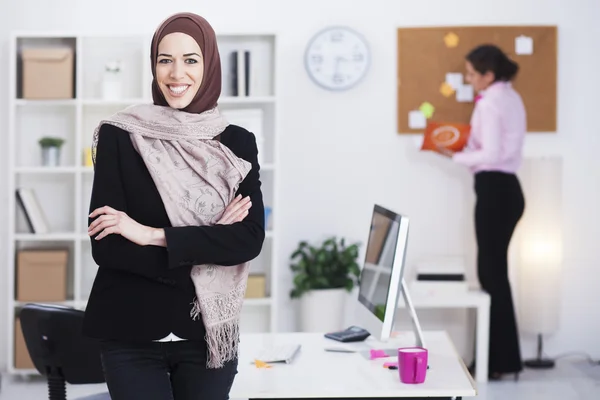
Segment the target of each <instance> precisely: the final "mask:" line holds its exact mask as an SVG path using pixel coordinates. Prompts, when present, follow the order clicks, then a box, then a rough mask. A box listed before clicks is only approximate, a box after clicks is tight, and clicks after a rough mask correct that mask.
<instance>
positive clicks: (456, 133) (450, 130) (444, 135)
mask: <svg viewBox="0 0 600 400" xmlns="http://www.w3.org/2000/svg"><path fill="white" fill-rule="evenodd" d="M470 134H471V125H469V124H462V123H454V122H429V123H427V127H426V128H425V132H424V133H423V136H424V137H423V145H422V146H421V150H432V151H439V148H440V147H442V148H445V149H448V150H452V151H454V152H457V151H461V150H462V149H463V148H464V147H465V146H466V145H467V141H468V140H469V135H470Z"/></svg>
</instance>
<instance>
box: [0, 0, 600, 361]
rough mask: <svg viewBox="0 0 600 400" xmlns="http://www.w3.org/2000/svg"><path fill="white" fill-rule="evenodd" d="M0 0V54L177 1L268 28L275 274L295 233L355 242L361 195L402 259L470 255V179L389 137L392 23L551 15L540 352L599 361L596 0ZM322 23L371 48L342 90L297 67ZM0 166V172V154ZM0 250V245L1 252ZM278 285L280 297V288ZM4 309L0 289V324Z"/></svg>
mask: <svg viewBox="0 0 600 400" xmlns="http://www.w3.org/2000/svg"><path fill="white" fill-rule="evenodd" d="M2 3H3V7H2V13H1V14H2V15H1V16H0V18H4V19H5V20H4V21H2V20H0V49H1V51H2V53H1V55H2V57H1V59H2V60H5V61H6V60H7V59H8V55H7V40H8V33H9V32H10V31H11V30H13V29H18V30H38V29H39V30H45V29H56V30H75V29H82V30H84V29H85V30H89V31H106V32H108V31H121V32H139V31H142V32H148V33H150V32H152V30H153V29H154V28H155V26H156V24H157V23H159V21H160V20H161V19H162V18H164V17H165V16H166V15H168V14H169V13H171V12H175V11H180V10H190V11H194V12H197V13H200V14H202V15H204V16H206V17H207V18H208V20H209V21H210V22H211V23H212V24H213V25H214V27H215V28H216V30H217V31H253V30H259V31H265V30H266V31H276V32H279V34H280V36H279V40H280V45H281V46H280V53H279V54H278V62H279V84H280V85H279V96H280V100H281V102H280V104H281V106H280V130H279V138H280V141H279V148H280V165H281V170H280V171H279V173H280V180H279V184H280V187H281V192H280V193H281V195H280V199H279V200H280V202H279V207H278V210H276V213H277V221H278V223H279V224H280V225H279V226H280V227H283V228H280V229H285V237H284V238H283V240H282V241H281V242H280V257H279V261H280V263H281V268H282V269H283V270H285V272H284V273H283V274H282V278H283V279H284V281H285V282H287V281H289V280H288V279H287V278H288V277H289V273H288V272H287V264H286V261H287V257H288V255H289V254H290V252H291V251H292V249H293V248H294V247H295V245H296V243H297V242H298V241H299V240H301V239H310V240H316V239H320V238H321V237H322V236H323V235H329V234H338V235H344V236H346V237H347V238H349V239H350V240H361V241H364V240H365V239H366V233H367V232H366V229H365V227H366V226H368V225H367V224H368V222H369V218H370V209H371V207H372V204H373V202H381V203H383V204H385V205H387V206H389V207H391V208H393V209H396V210H398V211H400V212H403V213H407V214H409V215H410V216H411V218H412V229H411V238H410V249H409V256H408V262H409V263H411V264H412V263H414V261H415V260H417V259H418V258H420V257H423V256H427V255H435V254H441V255H446V254H458V255H465V256H468V257H469V258H470V259H471V260H472V256H473V253H474V250H475V249H474V246H473V237H472V235H473V233H472V229H471V224H472V222H471V215H472V200H473V195H472V193H471V180H470V176H469V175H468V174H467V173H466V172H465V171H464V170H462V169H461V168H458V167H456V166H454V165H451V164H450V163H448V162H445V161H444V160H440V159H437V158H434V157H429V156H424V155H421V154H418V153H417V152H416V151H415V148H414V145H413V142H412V138H410V137H407V136H404V137H403V136H398V135H397V134H396V133H395V121H396V114H395V109H396V97H395V96H396V92H395V89H396V80H395V77H396V36H395V33H396V28H397V27H400V26H418V25H480V24H511V25H512V24H556V25H558V27H559V61H558V70H559V82H558V97H559V104H558V109H559V115H558V127H559V132H558V133H557V134H535V135H533V134H532V135H530V136H529V137H528V139H527V144H526V152H527V154H529V155H533V154H548V153H558V154H562V155H563V156H564V160H565V162H564V165H565V192H564V206H565V217H566V221H567V225H566V227H565V240H566V242H565V270H566V271H567V273H566V276H565V281H564V286H563V300H562V312H563V319H562V326H561V329H560V331H559V332H558V333H557V334H556V335H554V336H553V337H551V338H550V339H549V340H548V341H547V348H546V350H547V352H548V353H550V354H555V353H557V352H563V351H568V350H580V351H588V352H590V353H591V354H593V355H594V356H595V357H600V346H598V344H597V343H598V342H597V337H598V336H599V335H600V320H599V319H598V318H595V315H597V312H594V311H596V310H597V309H598V308H599V307H600V297H599V296H598V295H597V285H598V282H599V281H600V270H599V268H598V266H599V264H600V255H599V254H598V252H597V251H596V247H597V245H596V240H595V239H597V238H598V237H600V228H599V224H598V223H597V221H598V216H599V215H598V212H597V208H596V206H597V204H599V203H600V188H598V187H592V183H594V182H598V181H599V179H598V178H600V161H599V160H598V159H596V160H594V157H596V156H597V152H598V149H599V148H600V147H599V144H600V135H599V132H598V128H597V124H596V123H595V122H596V118H597V110H598V109H599V108H600V102H599V101H598V97H597V95H598V90H599V89H600V77H599V75H598V70H597V66H598V65H600V29H599V28H598V27H597V24H596V21H595V20H594V19H593V16H596V17H597V16H598V15H600V4H599V2H598V1H597V0H572V1H568V2H567V1H564V0H504V1H501V2H500V1H496V2H495V1H492V0H462V1H453V2H449V1H444V0H429V1H412V2H410V1H392V0H388V1H383V0H370V1H368V2H366V1H365V2H356V3H355V5H350V3H349V2H348V1H342V0H318V1H315V0H305V1H302V2H294V3H292V2H287V1H278V0H262V1H260V0H254V1H251V0H244V1H242V0H237V1H234V0H229V1H225V0H222V1H218V2H217V1H211V2H208V1H199V0H194V1H191V0H189V1H184V0H171V1H168V2H160V3H158V2H157V3H156V4H160V6H156V5H149V4H150V2H148V1H142V0H118V1H115V0H105V1H104V2H103V5H100V2H84V1H80V0H54V1H52V2H47V1H41V0H40V1H34V0H21V1H19V2H12V1H9V0H2ZM284 4H285V5H286V7H287V8H285V9H284V8H283V5H284ZM329 24H346V25H350V26H352V27H354V28H356V29H357V30H359V31H360V32H362V33H363V34H364V35H365V36H366V38H367V39H368V41H369V42H370V45H371V49H372V53H373V63H372V67H371V70H370V72H369V75H368V77H367V78H366V80H365V81H364V82H363V83H362V84H361V85H360V86H358V87H357V88H355V89H354V90H351V91H349V92H346V93H328V92H326V91H323V90H321V89H319V88H317V87H316V86H315V85H313V84H312V83H311V82H310V81H309V79H308V77H307V75H306V73H305V71H304V68H303V62H302V56H303V51H304V49H305V46H306V44H307V42H308V40H309V39H310V37H311V35H312V34H314V33H315V32H316V31H317V30H319V29H321V28H323V27H324V26H326V25H329ZM5 61H3V62H2V63H0V76H7V65H6V62H5ZM6 87H7V85H6V81H5V80H3V79H0V92H1V93H2V96H1V97H0V121H2V122H1V123H0V132H4V131H5V129H6V123H5V122H4V121H6V104H7V96H6V95H5V94H6ZM317 102H319V105H318V106H317ZM0 134H1V133H0ZM2 151H3V152H4V153H1V156H2V160H5V156H6V154H5V150H4V148H2ZM596 158H597V157H596ZM0 168H1V171H2V174H1V176H2V179H4V178H5V175H6V165H5V162H2V164H1V167H0ZM0 193H1V195H2V201H3V202H5V201H6V197H7V196H8V195H9V194H8V193H6V190H5V189H4V190H2V192H0ZM0 209H2V210H4V209H5V207H0ZM4 218H5V216H4V215H2V220H4ZM5 235H6V224H0V239H1V238H3V237H5ZM0 243H2V240H0ZM0 249H1V250H3V249H4V247H0ZM5 259H6V258H5V256H4V255H2V257H1V258H0V260H5ZM5 275H6V273H5V269H0V283H1V286H0V290H4V288H5V285H6V282H5V281H6V276H5ZM471 276H472V277H473V275H471ZM282 290H283V291H284V293H283V296H284V298H286V299H287V297H286V294H287V290H288V287H286V286H285V285H284V287H283V288H282ZM289 306H290V303H286V304H285V305H283V306H282V307H281V308H280V310H281V318H280V319H281V325H280V328H281V329H283V330H288V329H293V327H294V320H293V317H292V313H291V312H288V311H287V310H286V309H287V308H288V307H289ZM5 308H6V307H5V303H4V297H2V296H0V320H2V319H1V318H3V316H4V317H5V313H6V310H5ZM450 324H452V321H450ZM1 325H2V324H0V326H1ZM459 328H460V327H459ZM452 329H454V330H456V329H457V327H456V326H455V325H454V326H452ZM459 332H462V334H463V335H465V334H466V331H464V330H459ZM5 334H6V333H5V332H4V331H0V368H2V367H3V366H4V365H5V364H6V357H5V348H4V344H5V339H4V337H3V336H4V335H5ZM531 345H532V342H531V338H530V337H528V336H524V347H525V348H524V352H525V355H527V356H531V355H532V354H533V347H532V346H531Z"/></svg>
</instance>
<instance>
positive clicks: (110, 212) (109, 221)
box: [88, 206, 153, 246]
mask: <svg viewBox="0 0 600 400" xmlns="http://www.w3.org/2000/svg"><path fill="white" fill-rule="evenodd" d="M89 216H90V217H91V218H95V217H98V218H96V219H95V220H94V221H92V223H91V224H90V226H89V228H88V235H90V236H94V235H95V234H97V233H98V232H100V234H99V235H98V236H97V237H96V240H100V239H102V238H105V237H106V236H108V235H110V234H119V235H121V236H123V237H124V238H126V239H128V240H130V241H132V242H133V243H136V244H139V245H141V246H145V245H147V244H148V243H149V241H150V237H151V235H152V230H153V228H151V227H149V226H146V225H142V224H140V223H139V222H137V221H134V220H133V219H132V218H130V217H129V216H128V215H127V214H126V213H124V212H123V211H118V210H115V209H114V208H112V207H109V206H104V207H100V208H97V209H95V210H94V211H92V213H91V214H90V215H89Z"/></svg>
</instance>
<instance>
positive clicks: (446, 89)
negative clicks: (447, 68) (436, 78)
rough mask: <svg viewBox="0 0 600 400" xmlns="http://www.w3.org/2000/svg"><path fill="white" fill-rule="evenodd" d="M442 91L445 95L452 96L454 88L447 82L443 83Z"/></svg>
mask: <svg viewBox="0 0 600 400" xmlns="http://www.w3.org/2000/svg"><path fill="white" fill-rule="evenodd" d="M440 93H441V94H442V95H444V96H445V97H450V96H452V95H453V94H454V88H453V87H452V86H451V85H449V84H448V83H447V82H444V83H442V85H441V86H440Z"/></svg>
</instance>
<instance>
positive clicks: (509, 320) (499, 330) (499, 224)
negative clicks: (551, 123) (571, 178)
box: [444, 45, 527, 379]
mask: <svg viewBox="0 0 600 400" xmlns="http://www.w3.org/2000/svg"><path fill="white" fill-rule="evenodd" d="M466 60H467V61H466V70H467V73H466V80H467V81H468V82H469V83H470V84H471V85H473V88H474V89H475V90H476V91H477V92H479V96H478V100H477V102H476V104H475V109H474V110H473V115H472V117H471V136H470V138H469V141H468V143H467V146H466V147H465V149H464V150H463V151H461V152H458V153H454V154H452V153H449V152H447V151H446V152H444V154H445V155H447V156H449V157H451V158H452V160H453V161H455V162H457V163H459V164H462V165H464V166H465V167H467V168H469V170H470V171H472V172H473V174H474V178H475V194H476V197H477V201H476V205H475V232H476V236H477V247H478V254H477V273H478V277H479V282H480V284H481V286H482V288H483V289H484V290H485V291H486V292H488V293H489V295H490V297H491V310H490V353H489V371H490V376H489V378H490V379H499V378H501V377H502V375H503V374H507V373H514V374H515V379H518V374H519V372H520V371H521V370H522V362H521V350H520V345H519V336H518V330H517V323H516V317H515V310H514V306H513V300H512V293H511V288H510V283H509V280H508V261H507V258H508V256H507V253H508V247H509V243H510V240H511V237H512V235H513V231H514V229H515V226H516V225H517V223H518V222H519V220H520V219H521V216H522V214H523V211H524V208H525V200H524V197H523V192H522V191H521V185H520V183H519V180H518V178H517V176H516V174H515V173H516V171H517V169H518V168H519V166H520V165H521V158H522V148H523V139H524V136H525V132H526V130H527V127H526V125H527V124H526V113H525V107H524V105H523V101H522V100H521V96H519V94H518V93H517V92H516V91H515V90H514V88H513V87H512V85H511V83H510V82H511V80H512V79H513V78H514V77H515V75H516V74H517V71H518V69H519V68H518V65H517V64H516V63H514V62H513V61H511V60H510V59H509V58H508V57H507V56H506V55H505V54H504V53H503V52H502V50H500V49H499V48H498V47H496V46H493V45H482V46H479V47H477V48H475V49H473V50H472V51H471V52H470V53H469V54H468V55H467V57H466Z"/></svg>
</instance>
